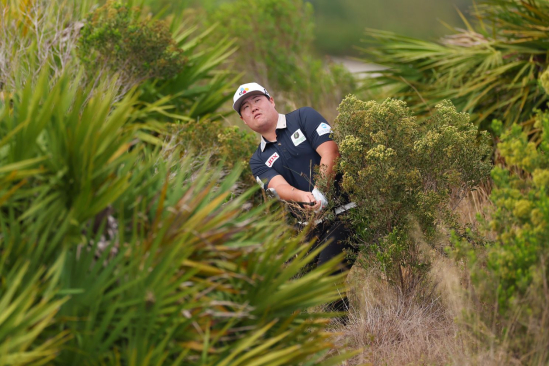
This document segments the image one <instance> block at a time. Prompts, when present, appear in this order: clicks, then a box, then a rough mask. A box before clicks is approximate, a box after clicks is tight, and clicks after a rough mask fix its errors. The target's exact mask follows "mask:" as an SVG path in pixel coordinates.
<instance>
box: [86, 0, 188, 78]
mask: <svg viewBox="0 0 549 366" xmlns="http://www.w3.org/2000/svg"><path fill="white" fill-rule="evenodd" d="M139 16H140V13H139V11H138V9H137V8H136V9H129V8H128V7H127V6H125V5H122V4H120V3H116V2H113V1H108V2H107V3H106V4H105V5H103V6H102V7H100V8H98V9H96V10H95V11H93V12H92V13H91V14H90V15H89V16H88V19H87V22H86V24H85V25H84V27H83V28H82V30H81V36H80V41H79V48H78V55H79V57H80V59H81V60H82V62H83V63H84V65H85V66H86V67H87V68H88V69H89V70H90V71H91V72H92V73H93V72H95V71H97V70H98V68H99V69H101V68H108V69H109V70H110V71H111V72H117V73H119V74H121V75H122V77H123V79H124V81H125V82H127V83H139V82H140V81H143V80H146V79H149V78H163V79H169V78H171V77H173V76H175V75H176V74H178V73H179V72H180V71H181V69H182V68H183V65H184V64H185V61H186V60H185V57H184V56H183V52H182V50H181V49H179V48H178V47H177V45H176V43H175V41H174V40H173V39H172V35H171V32H170V30H169V28H168V26H167V25H166V24H165V23H163V22H161V21H158V20H152V19H143V20H140V19H139Z"/></svg>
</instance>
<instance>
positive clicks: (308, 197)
mask: <svg viewBox="0 0 549 366" xmlns="http://www.w3.org/2000/svg"><path fill="white" fill-rule="evenodd" d="M268 188H274V189H275V190H276V192H277V193H278V195H279V196H280V198H281V199H283V200H284V201H289V202H291V201H293V202H314V203H315V204H314V205H313V206H309V205H303V206H304V209H306V210H313V211H316V210H318V209H319V208H320V206H321V202H320V201H317V200H316V199H315V197H314V196H313V193H312V192H305V191H302V190H299V189H297V188H295V187H292V186H291V185H290V184H289V183H288V182H287V181H286V179H284V177H282V176H281V175H277V176H275V177H273V178H272V179H271V181H270V182H269V187H268Z"/></svg>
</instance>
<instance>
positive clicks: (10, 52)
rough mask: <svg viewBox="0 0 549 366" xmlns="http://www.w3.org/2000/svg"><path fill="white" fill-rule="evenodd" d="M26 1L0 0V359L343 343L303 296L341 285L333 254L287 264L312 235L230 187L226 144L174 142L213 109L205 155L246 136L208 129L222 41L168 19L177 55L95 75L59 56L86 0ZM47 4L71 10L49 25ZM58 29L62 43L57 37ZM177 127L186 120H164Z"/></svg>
mask: <svg viewBox="0 0 549 366" xmlns="http://www.w3.org/2000/svg"><path fill="white" fill-rule="evenodd" d="M28 4H30V5H28V7H24V6H22V7H21V8H19V7H16V8H14V7H13V6H16V5H17V6H19V5H20V4H16V3H14V2H12V1H10V0H7V1H3V2H2V6H3V7H6V8H3V9H2V10H5V9H8V8H7V7H9V9H8V10H10V11H13V12H14V13H17V11H19V10H20V11H22V12H24V14H20V17H13V18H11V19H10V21H3V22H2V23H1V24H0V26H1V27H3V28H2V29H3V30H6V31H9V32H11V33H7V32H4V33H3V34H12V35H13V36H14V38H13V39H10V40H9V42H4V43H2V44H1V45H0V52H2V55H4V56H6V57H5V58H4V59H2V60H7V62H8V64H9V65H10V67H9V68H4V67H2V70H1V71H2V73H1V74H0V77H1V79H2V81H3V83H2V91H1V95H0V254H1V255H0V314H2V315H1V316H0V363H2V364H5V365H27V364H35V365H37V364H54V365H75V364H83V365H84V364H85V365H100V364H101V365H153V364H154V365H158V364H173V365H218V366H220V365H317V364H320V365H337V364H338V363H339V362H340V361H341V360H343V359H345V358H347V357H348V355H346V354H343V353H341V354H339V355H337V356H335V357H332V356H327V355H326V353H327V352H328V351H329V350H330V349H331V348H332V344H331V338H330V337H331V335H330V334H328V333H326V332H325V331H324V328H325V324H326V323H327V322H328V319H329V317H330V316H331V315H330V314H327V313H323V312H314V313H309V312H307V311H306V310H307V309H308V308H310V307H315V306H319V305H321V304H323V303H327V302H331V301H334V300H335V299H337V298H339V296H340V295H339V291H341V287H342V286H341V282H342V280H343V276H344V274H339V275H334V276H330V274H331V273H333V272H334V271H335V270H336V266H337V264H338V262H339V260H340V258H335V259H334V260H333V261H331V262H330V263H328V264H326V265H323V266H321V267H318V268H316V269H314V270H313V271H311V272H309V273H307V274H305V275H302V276H301V277H300V278H298V279H296V275H297V274H298V273H301V269H302V268H303V267H304V266H306V265H307V264H308V263H310V262H312V261H313V260H314V258H315V256H316V254H317V253H318V251H319V250H320V248H318V249H315V250H312V249H311V244H303V243H302V238H301V237H299V236H297V235H295V233H293V231H292V230H290V228H288V227H287V226H286V225H285V224H284V223H283V220H282V219H280V220H275V219H273V217H276V216H277V212H276V211H273V209H272V208H271V207H269V205H260V206H257V207H255V208H254V207H251V206H250V205H249V204H247V200H249V199H250V197H251V196H252V195H253V194H254V190H246V191H243V192H239V194H238V195H236V194H235V186H237V183H238V182H239V177H240V174H241V168H240V166H239V162H238V160H236V161H235V162H234V163H233V167H232V169H231V171H230V173H228V174H227V173H226V172H225V170H224V169H223V168H222V167H221V166H218V165H216V164H213V165H212V162H211V161H208V159H207V158H204V157H198V156H194V155H191V154H189V153H188V151H189V150H191V149H193V148H197V150H198V149H200V148H204V149H205V148H206V146H203V147H201V146H188V145H189V144H190V143H191V142H195V143H196V138H197V136H196V135H193V131H196V130H200V128H202V129H203V128H206V127H209V126H210V125H209V124H208V123H211V122H212V121H214V122H216V123H217V125H216V126H217V127H219V129H218V130H217V131H215V132H214V131H208V132H207V133H205V136H206V137H204V142H205V141H210V140H208V136H211V134H213V133H216V134H217V136H218V137H217V138H218V141H219V144H220V145H222V146H223V149H221V150H220V151H221V153H220V155H222V154H227V151H229V150H231V152H233V153H236V152H237V151H239V150H238V149H237V147H238V148H241V146H239V145H237V142H236V140H237V139H238V141H239V142H241V140H240V139H241V138H246V137H245V136H242V135H241V134H240V133H239V131H238V130H237V129H232V130H231V131H228V132H229V133H227V134H223V135H222V136H220V135H219V134H220V133H221V131H220V130H221V127H222V126H221V121H222V120H221V119H220V117H216V113H217V112H216V110H217V108H219V106H220V105H221V104H222V103H223V101H225V100H227V99H228V98H230V95H227V94H226V93H225V91H226V90H229V89H232V87H231V86H230V83H231V77H230V75H234V74H231V73H230V72H228V71H224V70H223V68H222V66H221V65H222V63H223V60H224V59H225V58H226V56H227V55H228V54H230V50H231V48H230V46H229V48H225V45H219V46H218V47H207V46H206V45H204V44H203V43H201V42H202V40H203V39H204V37H206V36H207V35H208V34H209V33H208V32H211V30H208V31H206V32H204V33H202V34H201V36H198V37H196V36H194V33H193V32H194V31H195V30H196V27H194V26H192V25H189V23H185V25H184V26H185V27H187V28H186V29H184V28H183V29H182V28H177V27H174V26H173V24H172V25H171V26H170V29H171V30H173V33H172V37H173V41H174V43H173V44H172V43H171V42H169V43H170V44H172V46H173V45H177V47H179V48H180V50H181V51H182V52H183V54H184V56H185V57H186V58H187V62H186V63H185V65H184V67H183V69H182V70H180V71H179V73H178V74H177V75H175V76H173V77H171V78H163V79H160V78H157V77H156V76H154V75H153V76H152V77H150V78H149V79H148V80H147V81H145V82H143V83H138V84H137V85H135V86H134V87H133V88H131V89H129V90H128V89H126V90H125V89H124V85H121V84H120V81H121V80H122V78H121V77H120V75H117V74H116V73H115V72H112V71H113V70H114V69H112V70H109V71H108V72H106V73H105V74H104V75H102V76H96V75H93V74H89V72H88V70H84V69H83V65H82V64H80V63H79V59H78V58H75V57H72V55H73V54H74V51H75V48H74V47H76V44H77V43H78V34H79V33H78V31H77V30H78V27H72V26H71V25H74V24H76V23H77V22H79V21H80V20H81V19H83V18H84V17H85V16H86V14H87V11H88V10H89V9H90V8H91V7H92V5H93V4H90V3H89V2H86V3H84V4H83V5H82V4H79V5H78V6H77V5H75V6H73V7H70V6H66V7H64V6H63V5H66V4H65V3H62V2H48V3H46V2H39V1H37V2H33V3H28ZM79 6H82V7H79ZM108 6H112V7H113V8H116V7H117V6H118V5H116V6H115V5H112V4H109V5H108ZM14 9H17V10H14ZM51 9H58V10H59V11H60V13H59V14H56V13H55V12H52V11H50V10H51ZM118 9H122V7H118ZM0 13H1V14H5V13H6V12H4V11H2V12H0ZM61 16H62V17H66V19H69V20H70V21H67V22H63V23H62V24H57V21H58V20H59V19H60V17H61ZM130 18H131V17H130ZM21 19H31V20H32V21H34V22H35V23H33V26H32V27H30V26H26V25H24V23H22V21H21ZM63 19H65V18H63ZM189 21H191V20H189ZM67 24H69V25H68V26H67ZM102 24H103V23H102ZM108 25H109V24H108V23H104V24H103V25H102V26H108ZM23 30H24V31H23ZM45 30H47V31H45ZM65 31H66V33H63V32H65ZM62 34H65V35H67V36H68V38H66V42H68V43H63V42H61V41H59V43H55V42H54V41H55V40H59V39H61V38H62ZM84 34H85V32H84ZM48 44H49V45H50V46H47V45H48ZM51 45H63V47H64V48H63V47H62V48H58V47H56V46H53V47H51ZM60 47H61V46H60ZM60 56H63V57H60ZM122 63H123V62H122ZM90 75H91V77H90ZM90 80H93V82H90ZM210 89H213V90H215V91H216V92H218V93H217V94H216V93H210ZM170 90H177V92H175V93H172V92H170ZM159 96H160V97H159ZM147 98H150V99H147ZM198 123H203V125H201V127H200V128H199V129H194V130H193V129H192V127H190V126H191V125H192V124H196V125H198ZM183 124H187V126H183ZM182 126H183V129H184V133H183V132H182V133H181V134H180V135H184V134H185V133H186V134H187V135H186V136H184V137H181V136H172V135H173V134H172V132H173V129H178V128H182ZM178 138H179V139H178ZM210 142H211V141H210ZM205 145H206V144H205ZM209 148H210V147H208V149H209ZM242 153H244V152H242ZM220 159H221V156H220ZM266 211H270V215H269V216H267V215H266V213H265V212H266ZM338 288H339V291H338Z"/></svg>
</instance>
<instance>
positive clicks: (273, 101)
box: [269, 97, 276, 107]
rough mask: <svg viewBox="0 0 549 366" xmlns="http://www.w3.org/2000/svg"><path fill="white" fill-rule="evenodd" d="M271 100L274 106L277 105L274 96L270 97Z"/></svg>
mask: <svg viewBox="0 0 549 366" xmlns="http://www.w3.org/2000/svg"><path fill="white" fill-rule="evenodd" d="M269 101H270V102H271V104H272V105H273V107H274V106H276V104H275V100H274V99H273V97H270V99H269Z"/></svg>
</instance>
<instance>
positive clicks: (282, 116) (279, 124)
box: [261, 114, 286, 152]
mask: <svg viewBox="0 0 549 366" xmlns="http://www.w3.org/2000/svg"><path fill="white" fill-rule="evenodd" d="M282 128H286V115H285V114H279V115H278V121H277V122H276V129H277V130H280V129H282ZM265 146H267V141H265V139H264V138H263V136H261V152H263V150H265Z"/></svg>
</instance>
